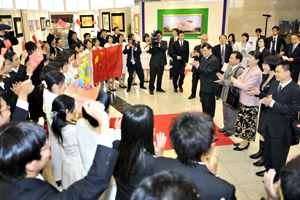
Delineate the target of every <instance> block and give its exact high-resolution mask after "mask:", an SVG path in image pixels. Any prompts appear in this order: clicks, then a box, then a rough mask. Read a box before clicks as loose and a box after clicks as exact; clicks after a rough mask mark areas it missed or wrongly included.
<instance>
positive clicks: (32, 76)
mask: <svg viewBox="0 0 300 200" xmlns="http://www.w3.org/2000/svg"><path fill="white" fill-rule="evenodd" d="M74 25H75V24H73V25H72V26H71V29H70V32H69V35H68V45H69V48H68V49H63V46H64V44H63V42H62V39H61V38H55V36H54V35H53V34H49V35H48V37H47V41H43V42H42V44H40V43H37V44H35V43H34V42H27V43H26V44H25V50H24V51H23V52H22V54H21V55H19V56H18V55H17V54H16V53H15V52H14V51H13V49H12V48H10V49H8V50H7V53H5V54H4V55H3V56H0V68H1V76H2V78H1V82H0V96H1V98H0V166H1V167H0V193H1V198H4V199H96V198H98V197H100V196H101V195H103V193H110V192H111V191H110V190H109V189H107V187H108V186H109V184H110V183H111V182H113V183H114V182H115V183H116V185H117V191H116V194H115V197H113V198H115V199H122V200H123V199H132V200H142V199H150V198H151V199H152V198H153V199H183V198H188V199H222V198H224V199H236V197H235V186H234V185H232V184H230V183H229V182H227V181H226V180H224V179H222V178H220V177H218V176H217V167H218V152H217V150H216V148H215V142H216V141H217V140H218V136H217V135H216V134H215V126H214V123H213V117H214V115H215V105H216V103H215V102H216V99H218V98H220V99H221V100H222V102H223V118H224V128H222V129H220V130H219V132H224V135H225V136H227V137H229V136H232V135H235V136H236V137H239V138H240V139H241V141H240V142H239V143H235V144H234V145H235V147H234V150H236V151H243V150H246V149H248V147H249V145H250V142H252V141H254V139H255V137H256V132H258V133H259V134H260V142H259V143H260V148H259V151H258V152H257V153H256V154H253V155H251V156H250V157H251V158H254V159H258V158H260V160H259V161H257V162H255V163H254V164H255V165H256V166H263V165H264V166H265V170H263V171H259V172H258V173H256V175H258V176H264V184H265V189H266V191H267V193H268V197H269V199H274V200H275V199H280V195H281V194H283V196H284V199H298V198H300V190H299V180H300V177H299V172H298V171H299V167H300V164H299V162H300V157H299V156H298V157H296V158H295V159H293V160H292V161H290V162H289V163H288V164H287V165H286V166H285V163H286V160H287V156H288V152H289V149H290V146H291V145H294V144H297V142H299V140H298V141H297V139H299V135H297V132H293V131H291V130H292V128H291V124H293V121H294V120H296V119H297V118H298V112H299V110H300V86H299V85H298V84H297V82H298V77H299V71H300V46H299V37H298V35H296V34H293V35H291V43H290V44H288V45H287V44H286V43H285V41H284V39H282V38H280V36H278V30H279V28H278V27H277V26H274V27H273V28H272V34H273V35H272V36H271V37H269V38H267V39H266V38H265V37H263V36H261V35H260V33H261V29H259V28H258V29H257V30H256V32H257V37H258V40H257V49H256V50H254V51H252V50H251V45H250V44H249V42H248V40H249V34H248V33H243V34H242V35H241V43H238V44H237V43H236V42H235V35H234V34H230V35H229V36H228V38H227V36H226V35H223V34H222V35H220V37H219V40H220V44H218V45H216V46H214V47H213V46H211V45H210V44H209V43H208V35H202V38H201V44H200V45H197V46H196V47H195V48H194V50H193V51H191V52H190V48H189V42H188V41H187V40H184V34H185V33H184V32H183V31H180V30H178V29H174V30H173V31H172V33H173V36H174V37H173V38H171V40H170V42H169V45H168V43H167V42H166V41H164V40H162V32H161V31H160V30H157V31H156V32H155V34H154V35H155V37H153V36H152V37H150V35H149V34H145V35H144V36H143V41H142V42H138V41H137V40H136V39H135V37H134V35H133V34H129V35H128V39H127V41H126V40H125V36H124V35H122V34H121V33H120V30H119V28H118V27H116V28H114V34H113V35H112V36H111V35H107V32H106V31H105V30H104V29H102V30H100V31H99V32H98V35H97V38H91V34H89V33H86V34H84V42H83V43H82V42H81V40H80V39H79V38H78V37H77V33H76V32H74V31H73V30H72V29H73V28H74ZM9 29H10V28H8V27H5V26H1V25H0V38H2V39H1V41H3V40H6V39H8V37H7V36H8V35H9V34H7V33H6V32H7V30H9ZM10 39H11V40H13V38H12V37H11V36H10ZM118 44H121V45H122V55H123V64H122V75H121V77H112V78H111V79H110V80H107V81H106V83H107V88H108V89H109V90H110V91H115V90H116V88H115V78H118V80H119V84H120V88H121V89H122V88H127V92H130V90H131V86H132V85H135V84H136V83H135V74H136V75H137V76H138V78H139V81H140V83H139V84H140V88H141V89H147V88H146V87H145V86H144V84H145V83H147V82H149V92H150V94H151V95H153V94H154V90H155V86H154V82H155V79H156V91H157V92H165V90H164V89H163V88H162V76H163V72H164V69H165V66H166V65H167V63H168V62H167V55H169V57H170V65H171V66H172V67H171V69H170V78H171V79H172V81H173V88H174V92H175V93H178V90H179V91H180V92H183V83H184V78H185V68H186V67H187V65H188V62H189V58H190V57H191V58H192V59H193V62H192V63H191V64H192V66H193V67H192V73H193V75H192V76H193V79H192V93H191V95H190V97H189V99H193V98H195V97H196V88H197V84H198V82H199V80H200V94H199V96H200V99H201V103H202V110H203V112H204V114H198V113H185V114H181V115H180V116H178V117H176V118H175V119H174V120H173V122H172V124H171V126H170V140H171V143H172V146H173V148H174V150H175V152H176V154H177V158H176V159H172V158H165V157H163V151H164V147H165V144H166V137H165V136H164V133H154V114H153V111H152V109H151V108H150V107H148V106H146V105H142V104H140V105H134V106H132V107H130V108H128V109H127V110H126V111H125V112H124V113H123V116H122V119H117V120H116V122H115V124H114V125H112V124H110V120H109V119H110V118H109V105H110V97H109V95H108V94H107V93H106V92H105V91H103V90H104V88H105V81H104V82H101V83H95V82H94V81H93V65H92V51H93V50H94V49H96V48H110V47H112V46H114V45H118ZM1 45H2V43H1ZM281 45H282V46H284V50H283V51H280V48H281ZM38 50H42V51H43V52H44V59H43V60H42V62H40V64H39V65H38V67H37V68H36V69H35V70H34V71H33V70H32V65H31V62H30V58H29V56H30V55H32V54H34V53H35V52H37V51H38ZM83 62H88V65H87V66H88V71H89V73H87V74H86V77H88V78H89V80H90V81H89V85H90V86H91V87H95V86H97V85H99V88H100V90H99V93H98V97H97V99H96V100H95V101H86V102H85V103H84V104H83V106H82V108H78V106H77V103H76V99H75V97H76V96H77V95H79V94H81V93H82V92H83V91H84V90H86V89H87V88H86V87H77V86H76V85H75V81H76V80H77V79H78V78H80V71H79V70H78V68H79V66H80V65H81V64H82V63H83ZM127 72H128V74H129V75H128V80H127V86H125V77H126V76H125V75H126V73H127ZM11 113H12V114H11ZM258 119H259V122H258ZM10 121H11V122H10ZM76 121H77V122H76ZM45 124H47V126H46V127H47V129H45V128H44V127H45ZM111 127H114V128H111ZM257 127H258V128H257ZM46 130H47V131H46ZM141 133H142V134H141ZM47 135H48V136H49V138H47ZM153 135H154V136H155V137H156V142H154V139H153ZM50 148H51V153H50ZM50 155H51V163H52V174H53V176H54V178H55V182H56V185H55V187H53V186H52V185H50V184H49V183H48V182H47V181H45V180H44V179H43V177H42V176H41V173H42V171H43V169H44V168H45V167H46V165H47V163H48V161H49V157H50ZM279 179H280V180H281V181H280V185H274V184H273V183H274V182H276V181H278V180H279ZM278 188H281V193H280V192H278V191H279V190H278ZM60 191H62V192H60ZM2 194H3V195H2Z"/></svg>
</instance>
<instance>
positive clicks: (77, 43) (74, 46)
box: [70, 41, 82, 50]
mask: <svg viewBox="0 0 300 200" xmlns="http://www.w3.org/2000/svg"><path fill="white" fill-rule="evenodd" d="M81 45H82V43H81V42H80V41H78V42H76V43H75V44H71V45H70V48H71V49H73V50H75V49H76V47H78V49H80V46H81Z"/></svg>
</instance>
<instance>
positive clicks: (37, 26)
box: [35, 20, 41, 30]
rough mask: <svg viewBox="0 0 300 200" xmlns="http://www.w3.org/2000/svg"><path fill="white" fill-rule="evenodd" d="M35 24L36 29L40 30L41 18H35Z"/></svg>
mask: <svg viewBox="0 0 300 200" xmlns="http://www.w3.org/2000/svg"><path fill="white" fill-rule="evenodd" d="M35 25H36V30H40V29H41V26H40V20H35Z"/></svg>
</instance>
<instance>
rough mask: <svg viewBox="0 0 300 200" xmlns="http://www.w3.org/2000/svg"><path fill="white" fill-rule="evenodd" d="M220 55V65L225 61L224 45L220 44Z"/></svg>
mask: <svg viewBox="0 0 300 200" xmlns="http://www.w3.org/2000/svg"><path fill="white" fill-rule="evenodd" d="M221 57H222V65H224V62H225V49H224V46H222V50H221Z"/></svg>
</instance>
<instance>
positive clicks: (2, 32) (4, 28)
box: [0, 24, 19, 52]
mask: <svg viewBox="0 0 300 200" xmlns="http://www.w3.org/2000/svg"><path fill="white" fill-rule="evenodd" d="M10 29H11V27H10V26H9V25H6V24H0V50H1V49H2V48H6V46H5V44H4V41H5V40H9V41H10V42H11V44H12V46H13V45H17V44H19V41H18V39H17V38H16V37H15V36H14V32H13V31H9V30H10ZM12 46H11V47H10V48H9V49H7V51H8V52H13V51H14V49H13V47H12Z"/></svg>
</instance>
